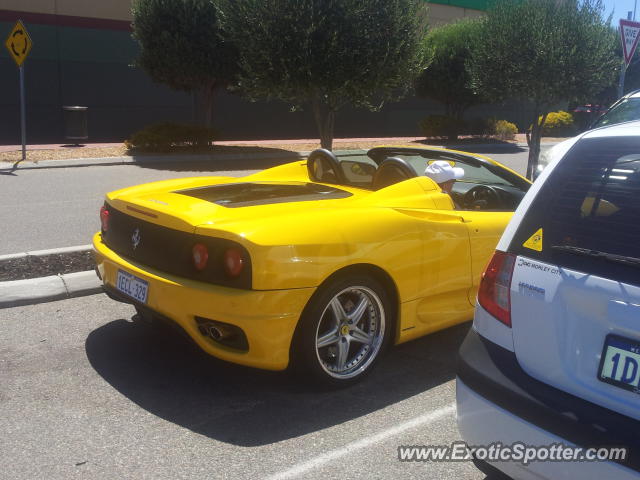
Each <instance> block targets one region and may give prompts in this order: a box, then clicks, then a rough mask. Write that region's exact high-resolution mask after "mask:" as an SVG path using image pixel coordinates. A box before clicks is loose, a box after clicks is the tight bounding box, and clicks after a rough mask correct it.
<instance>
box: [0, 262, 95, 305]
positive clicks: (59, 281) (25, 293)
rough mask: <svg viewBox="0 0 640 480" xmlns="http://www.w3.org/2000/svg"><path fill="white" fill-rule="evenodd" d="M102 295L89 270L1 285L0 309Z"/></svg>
mask: <svg viewBox="0 0 640 480" xmlns="http://www.w3.org/2000/svg"><path fill="white" fill-rule="evenodd" d="M102 291H103V290H102V282H101V281H100V280H99V279H98V276H97V275H96V273H95V272H94V271H91V270H89V271H86V272H76V273H67V274H64V275H52V276H50V277H41V278H30V279H27V280H14V281H10V282H0V309H2V308H11V307H18V306H24V305H34V304H36V303H44V302H52V301H54V300H63V299H66V298H74V297H82V296H85V295H93V294H95V293H100V292H102Z"/></svg>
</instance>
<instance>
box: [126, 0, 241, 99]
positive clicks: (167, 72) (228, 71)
mask: <svg viewBox="0 0 640 480" xmlns="http://www.w3.org/2000/svg"><path fill="white" fill-rule="evenodd" d="M218 3H219V2H218V1H215V0H134V1H133V5H132V12H133V37H134V38H135V39H136V40H137V41H138V43H139V44H140V56H139V57H138V59H137V60H136V65H137V66H139V67H141V68H143V69H144V70H145V71H146V72H147V73H148V74H149V75H150V76H151V78H153V79H154V80H155V81H157V82H160V83H164V84H166V85H168V86H170V87H171V88H174V89H176V90H185V91H192V90H195V89H198V88H200V87H201V86H203V85H207V84H209V83H211V82H215V83H217V84H219V85H224V86H226V85H227V84H228V83H229V82H231V81H232V79H233V77H234V75H235V73H236V71H237V52H236V49H235V47H234V46H233V44H232V43H230V42H229V41H228V39H227V38H226V32H225V30H224V29H223V26H222V22H221V20H222V19H223V15H222V12H221V11H220V8H219V6H218Z"/></svg>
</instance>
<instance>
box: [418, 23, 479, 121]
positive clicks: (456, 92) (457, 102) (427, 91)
mask: <svg viewBox="0 0 640 480" xmlns="http://www.w3.org/2000/svg"><path fill="white" fill-rule="evenodd" d="M480 25H481V24H480V22H478V20H476V19H464V20H460V21H458V22H455V23H450V24H448V25H443V26H441V27H438V28H435V29H433V30H431V31H430V32H429V34H428V35H427V37H426V41H425V48H426V51H427V58H428V60H429V61H430V63H429V66H428V67H427V69H426V70H424V71H423V72H422V73H421V74H420V75H419V76H418V78H417V79H416V83H415V88H416V93H417V94H418V95H419V96H422V97H426V98H430V99H432V100H435V101H437V102H440V103H442V104H444V106H445V109H446V114H447V115H449V116H451V117H455V118H457V119H460V120H462V117H463V115H464V112H465V110H466V109H467V108H469V107H471V106H472V105H476V104H478V103H481V102H482V97H481V95H479V94H478V93H477V92H476V91H474V90H473V89H472V88H471V78H470V76H469V74H468V72H467V68H466V63H467V62H468V60H469V57H470V56H471V46H472V45H473V43H474V41H475V36H476V35H477V34H478V31H479V27H480Z"/></svg>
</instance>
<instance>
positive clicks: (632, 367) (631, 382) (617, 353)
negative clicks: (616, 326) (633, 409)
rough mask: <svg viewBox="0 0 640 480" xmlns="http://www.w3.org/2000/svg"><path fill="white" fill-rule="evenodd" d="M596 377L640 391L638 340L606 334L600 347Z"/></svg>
mask: <svg viewBox="0 0 640 480" xmlns="http://www.w3.org/2000/svg"><path fill="white" fill-rule="evenodd" d="M598 378H599V379H600V380H602V381H603V382H607V383H610V384H611V385H615V386H616V387H620V388H624V389H625V390H631V391H632V392H635V393H640V388H639V385H638V384H639V383H640V342H637V341H635V340H630V339H628V338H624V337H619V336H617V335H608V336H607V338H606V339H605V341H604V347H603V349H602V359H601V360H600V370H599V372H598Z"/></svg>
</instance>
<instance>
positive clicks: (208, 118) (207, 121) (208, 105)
mask: <svg viewBox="0 0 640 480" xmlns="http://www.w3.org/2000/svg"><path fill="white" fill-rule="evenodd" d="M216 88H217V85H216V82H215V80H211V81H209V82H207V83H205V84H203V85H202V86H201V87H200V88H199V89H198V90H196V92H195V99H194V104H195V105H194V110H195V112H194V122H195V123H196V124H198V125H203V126H205V127H211V123H212V118H213V114H212V111H213V100H214V97H215V92H216Z"/></svg>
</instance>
